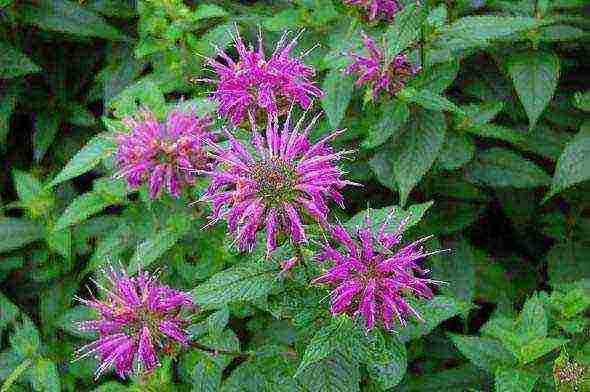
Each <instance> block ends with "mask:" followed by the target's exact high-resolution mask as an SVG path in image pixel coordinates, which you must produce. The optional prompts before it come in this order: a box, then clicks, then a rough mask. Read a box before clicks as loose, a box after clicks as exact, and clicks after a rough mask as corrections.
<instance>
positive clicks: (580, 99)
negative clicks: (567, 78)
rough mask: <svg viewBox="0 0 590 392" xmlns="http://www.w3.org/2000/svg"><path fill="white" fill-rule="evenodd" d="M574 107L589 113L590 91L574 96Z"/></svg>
mask: <svg viewBox="0 0 590 392" xmlns="http://www.w3.org/2000/svg"><path fill="white" fill-rule="evenodd" d="M574 105H576V107H577V108H578V109H580V110H584V111H586V112H590V90H588V91H586V92H585V93H582V92H577V93H575V94H574Z"/></svg>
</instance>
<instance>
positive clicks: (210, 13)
mask: <svg viewBox="0 0 590 392" xmlns="http://www.w3.org/2000/svg"><path fill="white" fill-rule="evenodd" d="M223 16H227V11H225V10H224V9H223V8H221V7H220V6H218V5H215V4H200V5H199V6H198V7H197V9H196V10H195V11H194V12H193V14H192V15H191V20H193V21H197V20H201V19H209V18H221V17H223Z"/></svg>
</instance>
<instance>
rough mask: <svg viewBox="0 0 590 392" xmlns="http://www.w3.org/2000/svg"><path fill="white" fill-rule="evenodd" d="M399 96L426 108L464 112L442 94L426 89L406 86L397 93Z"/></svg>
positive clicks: (403, 99)
mask: <svg viewBox="0 0 590 392" xmlns="http://www.w3.org/2000/svg"><path fill="white" fill-rule="evenodd" d="M397 97H398V98H399V99H401V100H402V101H406V102H413V103H416V104H418V105H420V106H422V107H423V108H425V109H430V110H446V111H449V112H456V113H462V111H461V109H459V108H458V107H457V105H455V104H454V103H453V102H451V101H449V100H448V99H446V98H445V97H443V96H442V95H440V94H436V93H433V92H432V91H429V90H425V89H421V90H416V89H415V88H413V87H406V88H404V89H403V90H401V91H400V92H399V93H398V94H397Z"/></svg>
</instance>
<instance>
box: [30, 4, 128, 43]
mask: <svg viewBox="0 0 590 392" xmlns="http://www.w3.org/2000/svg"><path fill="white" fill-rule="evenodd" d="M22 13H23V19H24V20H25V22H26V23H28V24H33V25H35V26H38V27H40V28H42V29H44V30H50V31H59V32H62V33H68V34H73V35H78V36H82V37H99V38H105V39H111V40H125V39H127V38H126V37H125V36H124V35H123V34H122V33H121V32H120V31H119V30H117V29H116V28H114V27H113V26H111V25H109V24H108V23H107V22H106V21H105V20H104V19H103V18H102V17H100V16H98V15H96V14H95V13H94V12H92V11H89V10H87V9H85V8H84V7H82V6H81V5H80V4H78V3H76V2H73V1H68V0H40V1H38V2H37V3H36V4H35V5H34V6H30V7H26V8H25V9H24V10H23V11H22Z"/></svg>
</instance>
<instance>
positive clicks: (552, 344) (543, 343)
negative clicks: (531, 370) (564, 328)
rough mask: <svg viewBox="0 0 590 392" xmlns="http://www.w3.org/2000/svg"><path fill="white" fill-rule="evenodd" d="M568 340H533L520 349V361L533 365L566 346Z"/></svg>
mask: <svg viewBox="0 0 590 392" xmlns="http://www.w3.org/2000/svg"><path fill="white" fill-rule="evenodd" d="M568 341H569V340H568V339H556V338H542V339H537V340H533V341H531V342H529V343H527V344H525V345H524V346H522V347H521V348H520V356H519V359H520V361H521V362H522V363H523V364H527V363H531V362H533V361H535V360H537V359H539V358H541V357H542V356H543V355H546V354H548V353H549V352H551V351H553V350H555V349H556V348H558V347H561V346H563V345H565V344H566V343H567V342H568Z"/></svg>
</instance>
